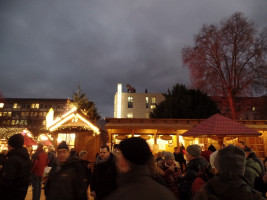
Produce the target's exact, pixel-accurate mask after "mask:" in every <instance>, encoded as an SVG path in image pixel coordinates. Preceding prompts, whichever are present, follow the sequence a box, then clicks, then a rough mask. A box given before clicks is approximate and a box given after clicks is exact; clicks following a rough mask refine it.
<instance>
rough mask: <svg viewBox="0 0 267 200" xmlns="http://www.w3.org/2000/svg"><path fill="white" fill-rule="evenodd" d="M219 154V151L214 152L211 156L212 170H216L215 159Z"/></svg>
mask: <svg viewBox="0 0 267 200" xmlns="http://www.w3.org/2000/svg"><path fill="white" fill-rule="evenodd" d="M217 153H218V151H214V152H212V154H210V165H211V167H212V168H215V166H214V162H215V158H216V156H217Z"/></svg>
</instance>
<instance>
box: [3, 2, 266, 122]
mask: <svg viewBox="0 0 267 200" xmlns="http://www.w3.org/2000/svg"><path fill="white" fill-rule="evenodd" d="M266 6H267V2H266V0H258V1H251V0H225V1H214V0H202V1H192V0H187V1H182V0H164V1H163V0H134V1H130V0H97V1H91V0H75V1H73V0H46V1H43V0H0V26H1V29H0V67H1V73H0V91H1V92H2V94H3V95H4V96H5V97H40V98H68V97H71V95H72V92H73V90H75V89H76V88H77V86H78V85H79V84H80V85H81V88H82V89H83V90H84V92H85V93H86V94H87V96H88V97H89V99H90V100H93V101H95V103H96V105H97V108H98V110H99V111H100V114H101V115H102V116H103V117H113V102H114V94H115V92H116V87H117V83H123V84H124V86H125V84H126V83H130V84H131V85H133V86H134V87H135V88H136V90H137V92H144V91H145V89H148V91H149V92H166V91H167V89H168V88H171V87H172V86H173V85H174V84H176V83H182V84H186V85H188V84H189V78H188V71H187V69H186V68H185V67H183V66H182V61H181V49H182V48H183V47H184V46H185V45H191V44H192V42H193V36H194V35H195V34H196V33H197V32H198V31H199V30H200V28H201V26H202V25H203V24H211V23H219V21H220V20H221V19H222V18H225V17H228V16H230V15H231V14H233V13H234V12H236V11H241V12H243V13H244V14H245V15H246V16H247V17H248V18H250V19H252V20H254V21H255V23H256V25H257V26H259V27H263V26H266V19H267V13H266V11H265V8H266ZM124 88H125V87H124Z"/></svg>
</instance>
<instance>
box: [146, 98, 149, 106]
mask: <svg viewBox="0 0 267 200" xmlns="http://www.w3.org/2000/svg"><path fill="white" fill-rule="evenodd" d="M146 108H149V98H148V97H146Z"/></svg>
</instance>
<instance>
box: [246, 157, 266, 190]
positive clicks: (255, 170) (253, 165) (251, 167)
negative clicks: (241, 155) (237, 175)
mask: <svg viewBox="0 0 267 200" xmlns="http://www.w3.org/2000/svg"><path fill="white" fill-rule="evenodd" d="M261 172H262V171H261V167H260V165H259V164H258V163H257V162H255V161H254V160H252V159H251V158H247V159H246V165H245V175H244V177H245V178H246V180H247V182H248V184H249V185H250V186H251V187H253V188H254V181H255V179H256V178H257V177H259V176H260V175H261Z"/></svg>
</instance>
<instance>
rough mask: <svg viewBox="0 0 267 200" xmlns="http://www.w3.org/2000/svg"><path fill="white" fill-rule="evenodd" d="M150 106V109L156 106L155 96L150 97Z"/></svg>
mask: <svg viewBox="0 0 267 200" xmlns="http://www.w3.org/2000/svg"><path fill="white" fill-rule="evenodd" d="M150 108H151V109H154V108H156V97H152V103H151V106H150Z"/></svg>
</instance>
